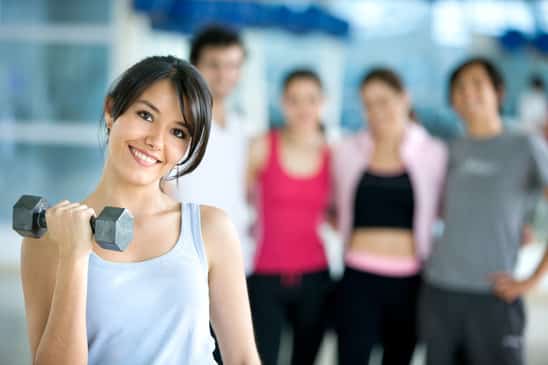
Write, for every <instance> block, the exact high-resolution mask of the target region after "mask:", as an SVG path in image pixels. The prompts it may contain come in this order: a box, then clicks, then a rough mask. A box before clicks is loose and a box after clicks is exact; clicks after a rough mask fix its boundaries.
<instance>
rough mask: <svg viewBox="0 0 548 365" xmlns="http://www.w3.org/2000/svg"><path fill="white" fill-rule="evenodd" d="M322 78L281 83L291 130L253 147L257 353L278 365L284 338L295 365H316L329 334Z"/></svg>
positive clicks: (250, 179) (252, 281) (292, 77)
mask: <svg viewBox="0 0 548 365" xmlns="http://www.w3.org/2000/svg"><path fill="white" fill-rule="evenodd" d="M323 103H324V95H323V90H322V84H321V81H320V78H319V77H318V76H317V75H316V74H315V73H314V72H313V71H310V70H306V69H302V70H295V71H293V72H291V73H289V74H288V75H287V76H286V78H285V80H284V82H283V96H282V109H283V114H284V118H285V125H284V126H283V127H282V128H280V129H279V130H274V131H271V132H269V133H267V134H265V135H263V136H260V137H258V138H257V139H256V140H255V141H253V142H252V144H251V147H250V153H249V162H248V171H247V184H248V190H249V192H250V197H252V200H253V204H254V205H255V208H256V211H257V220H258V222H257V223H258V224H257V226H256V243H257V247H256V255H255V260H254V270H253V274H252V275H251V276H250V277H249V279H248V287H249V296H250V302H251V308H252V315H253V321H254V326H255V331H256V332H255V333H256V338H257V344H258V348H259V353H260V356H261V359H262V361H263V364H264V365H276V364H277V361H278V352H279V345H280V338H281V335H282V333H283V332H284V331H283V330H284V328H285V327H286V326H287V325H289V327H290V329H291V331H292V333H293V350H292V356H291V363H292V364H295V365H297V364H299V365H307V364H310V365H312V364H313V363H314V359H315V358H316V355H317V352H318V349H319V347H320V344H321V341H322V338H323V333H324V329H325V315H324V314H325V298H326V296H327V293H328V290H329V289H330V287H331V280H330V277H329V271H328V265H327V259H326V255H325V252H324V247H323V242H322V240H321V239H320V236H319V234H318V230H319V227H320V225H321V224H322V223H323V222H324V221H325V217H326V211H327V208H328V204H329V202H330V199H329V193H330V189H331V187H330V171H329V170H330V166H329V164H330V162H329V159H330V158H329V150H328V148H327V145H326V142H325V139H324V136H323V133H322V130H321V126H320V114H321V111H322V107H323Z"/></svg>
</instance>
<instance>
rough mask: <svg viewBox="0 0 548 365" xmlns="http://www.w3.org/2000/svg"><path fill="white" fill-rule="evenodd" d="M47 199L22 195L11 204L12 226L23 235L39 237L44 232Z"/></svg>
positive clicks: (45, 228)
mask: <svg viewBox="0 0 548 365" xmlns="http://www.w3.org/2000/svg"><path fill="white" fill-rule="evenodd" d="M47 208H48V201H47V200H46V199H45V198H42V197H39V196H34V195H23V196H22V197H21V198H19V200H18V201H17V202H16V203H15V205H14V206H13V217H12V219H13V220H12V227H13V229H14V231H16V232H17V233H19V234H20V235H21V236H24V237H33V238H40V237H42V236H43V235H44V233H46V230H47V227H46V219H45V212H46V209H47Z"/></svg>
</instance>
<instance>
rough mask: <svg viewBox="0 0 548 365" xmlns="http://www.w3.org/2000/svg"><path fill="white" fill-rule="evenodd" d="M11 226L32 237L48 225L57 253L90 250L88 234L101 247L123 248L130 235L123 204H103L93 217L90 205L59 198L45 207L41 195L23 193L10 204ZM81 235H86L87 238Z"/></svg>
mask: <svg viewBox="0 0 548 365" xmlns="http://www.w3.org/2000/svg"><path fill="white" fill-rule="evenodd" d="M46 222H49V224H47V223H46ZM13 229H14V230H15V231H16V232H17V233H19V234H20V235H21V236H24V237H34V238H40V237H42V236H43V235H44V233H45V232H46V231H47V230H48V229H49V230H50V236H51V237H52V238H54V239H55V240H57V241H58V242H57V244H59V249H60V251H61V252H60V254H72V253H75V252H73V251H75V250H76V251H78V250H84V251H86V250H91V243H92V234H95V241H96V242H97V244H99V246H101V247H102V248H104V249H108V250H115V251H123V250H125V249H126V248H127V246H128V245H129V243H130V242H131V240H132V239H133V216H132V215H131V213H130V212H129V210H127V209H125V208H116V207H105V208H104V209H103V211H102V212H101V214H99V216H98V217H97V218H96V217H95V212H94V210H93V209H92V208H89V207H87V206H86V205H83V204H80V203H69V202H68V201H62V202H61V203H59V204H57V205H55V206H53V207H51V208H49V206H48V202H47V200H46V199H45V198H42V197H39V196H32V195H23V196H22V197H21V198H20V199H19V200H18V201H17V203H15V205H14V206H13ZM82 237H89V238H90V239H89V242H85V241H86V240H82Z"/></svg>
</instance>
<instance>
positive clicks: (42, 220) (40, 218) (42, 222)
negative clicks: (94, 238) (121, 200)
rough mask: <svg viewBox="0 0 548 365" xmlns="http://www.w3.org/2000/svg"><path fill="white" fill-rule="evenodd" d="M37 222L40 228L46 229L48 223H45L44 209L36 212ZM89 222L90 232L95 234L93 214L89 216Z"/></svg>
mask: <svg viewBox="0 0 548 365" xmlns="http://www.w3.org/2000/svg"><path fill="white" fill-rule="evenodd" d="M37 219H38V220H37V223H38V226H39V227H40V228H44V229H47V228H48V224H47V223H46V210H45V209H44V210H42V211H40V212H39V213H38V218H37ZM89 224H90V225H91V232H93V234H95V216H91V218H90V219H89Z"/></svg>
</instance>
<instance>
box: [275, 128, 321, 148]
mask: <svg viewBox="0 0 548 365" xmlns="http://www.w3.org/2000/svg"><path fill="white" fill-rule="evenodd" d="M281 134H282V138H283V139H284V140H285V141H286V142H288V143H290V144H293V145H296V146H317V145H318V143H320V142H321V140H322V139H323V136H322V134H321V133H320V131H319V130H318V128H314V129H304V128H303V129H296V128H291V127H288V126H286V127H284V128H282V130H281Z"/></svg>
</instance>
